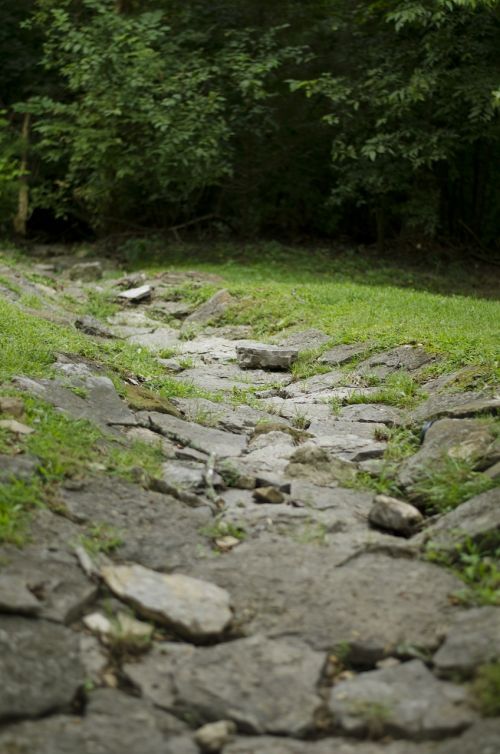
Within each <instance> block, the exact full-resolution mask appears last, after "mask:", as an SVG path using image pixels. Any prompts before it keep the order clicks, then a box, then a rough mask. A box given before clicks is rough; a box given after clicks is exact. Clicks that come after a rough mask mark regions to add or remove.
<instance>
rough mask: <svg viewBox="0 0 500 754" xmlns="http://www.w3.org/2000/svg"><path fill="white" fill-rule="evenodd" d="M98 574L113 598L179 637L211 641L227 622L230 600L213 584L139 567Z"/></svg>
mask: <svg viewBox="0 0 500 754" xmlns="http://www.w3.org/2000/svg"><path fill="white" fill-rule="evenodd" d="M101 573H102V577H103V579H104V581H105V582H106V584H107V585H108V587H109V588H110V589H111V590H112V591H113V592H114V593H115V594H116V596H117V597H119V598H120V599H121V600H124V601H125V602H128V603H129V604H131V605H132V606H133V607H134V608H136V609H137V610H138V611H139V612H140V613H141V615H144V616H146V617H147V618H153V620H155V621H156V622H158V623H161V624H162V625H165V626H168V627H169V628H173V629H174V630H175V631H177V632H178V633H179V634H181V635H182V636H186V637H188V638H190V639H194V640H203V639H209V638H213V637H215V636H218V635H220V634H221V633H223V632H224V630H225V629H226V628H227V627H228V625H229V623H230V622H231V619H232V612H231V607H230V602H231V598H230V596H229V594H228V592H227V591H226V590H225V589H221V588H220V587H218V586H216V585H215V584H211V583H209V582H207V581H201V580H200V579H193V578H191V577H190V576H183V575H181V574H178V573H176V574H162V573H157V572H156V571H151V570H149V569H147V568H143V566H139V565H131V566H106V567H104V568H103V569H102V572H101Z"/></svg>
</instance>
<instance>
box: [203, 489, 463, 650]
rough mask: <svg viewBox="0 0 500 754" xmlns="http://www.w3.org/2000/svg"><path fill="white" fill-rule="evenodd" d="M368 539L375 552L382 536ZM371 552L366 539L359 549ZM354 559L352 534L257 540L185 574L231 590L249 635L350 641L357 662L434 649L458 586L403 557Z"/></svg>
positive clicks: (319, 642) (327, 644)
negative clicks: (323, 539)
mask: <svg viewBox="0 0 500 754" xmlns="http://www.w3.org/2000/svg"><path fill="white" fill-rule="evenodd" d="M332 492H335V490H333V491H332ZM351 520H352V519H351ZM348 531H349V530H348ZM372 534H373V535H374V539H373V545H374V546H375V547H377V542H380V540H377V537H378V536H383V535H379V534H378V532H372ZM390 539H394V538H390ZM396 542H397V540H396ZM404 544H405V545H406V543H404ZM368 547H369V542H368V541H367V540H366V539H365V541H364V543H363V544H362V545H361V546H360V547H359V548H358V551H361V552H362V551H363V549H365V550H366V549H368ZM387 549H388V550H389V548H387ZM355 554H356V546H355V545H354V546H353V544H352V543H351V542H350V532H349V535H348V536H347V537H346V536H345V535H344V536H341V533H339V536H338V537H337V539H336V540H334V541H333V543H332V545H331V546H327V547H319V546H318V545H317V544H304V543H300V542H297V541H293V540H290V539H287V538H283V537H279V538H274V540H273V542H272V543H270V542H269V540H267V539H265V538H261V539H258V540H255V541H254V540H252V541H251V542H248V543H247V542H244V543H243V544H241V545H240V546H239V547H237V548H235V549H234V550H232V551H231V552H230V553H227V554H225V555H224V557H223V558H214V559H206V560H205V561H203V562H198V563H193V564H192V567H191V569H190V570H189V572H190V573H192V575H198V574H199V575H200V576H201V577H202V578H208V579H210V580H211V581H213V582H215V583H216V584H218V585H219V586H222V587H223V588H225V589H228V591H230V593H231V595H232V597H233V603H234V609H235V621H236V624H238V625H242V627H243V629H244V630H245V632H246V633H250V632H261V633H264V634H265V635H267V636H269V637H285V636H286V637H289V638H291V637H297V638H300V639H301V640H302V641H304V642H307V643H308V644H309V645H310V646H312V647H314V648H316V649H321V650H325V651H329V650H330V649H331V647H335V646H339V645H341V644H343V643H347V644H349V647H350V657H352V661H353V662H355V663H356V664H365V663H368V664H370V663H374V662H376V661H377V660H379V659H381V658H383V657H386V656H389V655H393V654H395V653H398V654H400V655H401V656H406V655H407V654H408V653H409V652H413V651H414V649H415V648H417V649H421V650H423V651H429V650H435V649H436V648H437V647H438V645H439V643H440V641H441V638H442V636H443V634H444V633H445V631H446V628H447V626H448V623H449V620H450V618H451V616H452V615H453V613H454V608H453V607H452V606H451V605H450V602H449V596H450V594H452V593H454V592H456V591H458V590H459V589H460V588H462V587H463V582H462V581H460V580H459V579H458V578H456V577H455V576H454V575H453V574H451V573H449V572H448V571H446V570H444V569H442V568H440V567H438V566H436V565H433V564H431V563H427V562H420V561H418V560H412V559H409V558H408V553H407V557H399V558H392V557H389V556H388V555H386V554H383V553H382V552H379V553H377V552H374V553H373V554H370V553H367V554H360V555H358V556H357V557H355ZM338 566H341V567H338ZM325 585H328V588H325Z"/></svg>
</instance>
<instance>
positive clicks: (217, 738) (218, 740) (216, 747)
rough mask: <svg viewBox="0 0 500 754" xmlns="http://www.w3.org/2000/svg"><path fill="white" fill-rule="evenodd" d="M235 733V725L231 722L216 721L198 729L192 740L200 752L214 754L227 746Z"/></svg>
mask: <svg viewBox="0 0 500 754" xmlns="http://www.w3.org/2000/svg"><path fill="white" fill-rule="evenodd" d="M235 732H236V725H235V724H234V723H233V722H232V721H231V720H218V721H217V722H216V723H207V724H206V725H203V726H202V727H201V728H198V730H197V731H196V733H195V734H194V740H195V741H196V743H197V744H198V746H199V747H200V749H201V750H202V751H206V752H209V753H210V754H216V753H217V752H219V751H221V749H222V748H223V747H224V746H225V745H226V744H228V743H229V742H230V741H231V739H232V738H233V735H234V733H235Z"/></svg>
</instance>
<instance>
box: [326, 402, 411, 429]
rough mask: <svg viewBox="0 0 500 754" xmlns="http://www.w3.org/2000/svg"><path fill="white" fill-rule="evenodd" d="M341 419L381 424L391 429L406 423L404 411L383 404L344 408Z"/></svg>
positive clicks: (361, 404)
mask: <svg viewBox="0 0 500 754" xmlns="http://www.w3.org/2000/svg"><path fill="white" fill-rule="evenodd" d="M339 418H340V419H342V420H343V421H352V422H374V423H375V422H380V423H381V424H387V426H389V427H400V426H402V425H403V424H405V423H406V417H405V414H404V412H403V411H401V410H400V409H398V408H394V406H384V404H381V403H358V404H353V405H352V406H344V408H342V409H341V410H340V414H339Z"/></svg>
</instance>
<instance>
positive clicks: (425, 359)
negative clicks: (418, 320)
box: [356, 345, 436, 378]
mask: <svg viewBox="0 0 500 754" xmlns="http://www.w3.org/2000/svg"><path fill="white" fill-rule="evenodd" d="M435 359H436V357H435V356H433V355H432V354H430V353H427V351H425V350H424V349H423V348H421V347H420V346H410V345H407V346H398V348H393V349H391V350H390V351H383V352H382V353H377V354H375V355H374V356H370V358H369V359H366V360H365V361H362V362H361V364H358V367H357V369H356V371H357V372H358V374H374V375H376V376H377V377H382V378H383V377H387V376H388V375H389V374H392V373H393V372H397V371H399V370H401V369H403V370H405V371H407V372H414V371H415V370H417V369H420V367H423V366H424V365H425V364H429V363H431V362H432V361H435Z"/></svg>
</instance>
